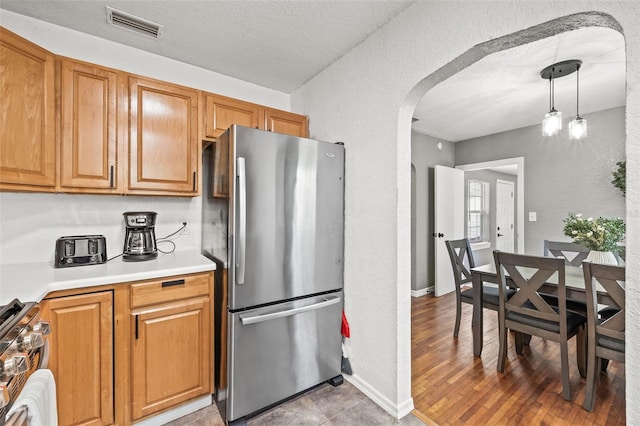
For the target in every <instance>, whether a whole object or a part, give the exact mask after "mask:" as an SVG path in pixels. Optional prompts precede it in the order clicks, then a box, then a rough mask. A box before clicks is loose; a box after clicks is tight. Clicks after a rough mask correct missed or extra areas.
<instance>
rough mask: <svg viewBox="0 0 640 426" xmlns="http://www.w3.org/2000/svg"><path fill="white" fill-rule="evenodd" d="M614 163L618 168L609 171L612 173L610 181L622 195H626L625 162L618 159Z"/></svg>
mask: <svg viewBox="0 0 640 426" xmlns="http://www.w3.org/2000/svg"><path fill="white" fill-rule="evenodd" d="M616 165H617V166H618V168H617V169H616V170H614V171H613V172H611V174H612V175H613V180H612V181H611V183H612V184H613V185H614V186H615V187H616V188H618V189H619V190H620V191H622V195H627V162H626V161H618V162H617V163H616Z"/></svg>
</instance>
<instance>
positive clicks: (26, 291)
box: [0, 251, 216, 305]
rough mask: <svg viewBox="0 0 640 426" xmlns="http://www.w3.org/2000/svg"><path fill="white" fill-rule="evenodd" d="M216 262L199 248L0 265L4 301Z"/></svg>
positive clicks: (194, 268)
mask: <svg viewBox="0 0 640 426" xmlns="http://www.w3.org/2000/svg"><path fill="white" fill-rule="evenodd" d="M215 269H216V264H215V263H214V262H212V261H211V260H209V259H207V258H206V257H204V256H203V255H202V254H200V252H199V251H177V252H173V253H169V254H163V253H158V257H157V258H156V259H153V260H146V261H141V262H125V261H123V260H122V258H121V257H120V258H117V259H113V260H111V261H109V262H108V263H104V264H101V265H86V266H75V267H68V268H54V267H53V262H40V263H20V264H11V265H0V305H3V304H7V303H9V302H10V301H11V300H13V299H15V298H17V299H20V301H21V302H30V301H36V302H39V301H40V300H42V299H43V298H44V297H45V296H46V295H47V293H50V292H52V291H57V290H68V289H74V288H82V287H91V286H97V285H106V284H116V283H122V282H128V281H139V280H146V279H152V278H159V277H165V276H171V275H181V274H190V273H194V272H204V271H213V270H215Z"/></svg>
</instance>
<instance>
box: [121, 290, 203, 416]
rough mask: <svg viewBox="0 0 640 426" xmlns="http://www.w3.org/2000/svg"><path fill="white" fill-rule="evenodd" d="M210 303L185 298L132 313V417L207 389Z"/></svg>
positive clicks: (198, 394)
mask: <svg viewBox="0 0 640 426" xmlns="http://www.w3.org/2000/svg"><path fill="white" fill-rule="evenodd" d="M209 301H210V299H209V298H197V299H187V300H182V301H178V302H174V303H168V304H165V305H160V306H151V307H149V308H148V309H145V310H143V311H140V312H136V313H135V314H134V313H132V316H133V318H132V321H133V322H134V324H133V327H134V330H135V332H134V335H133V336H132V337H131V339H132V340H131V389H132V395H131V397H132V403H131V418H132V420H137V419H140V418H142V417H145V416H148V415H150V414H153V413H156V412H158V411H161V410H164V409H165V408H169V407H172V406H174V405H177V404H179V403H181V402H185V401H188V400H190V399H193V398H195V397H198V396H200V395H205V394H207V393H210V391H211V367H212V362H211V355H210V354H211V352H210V348H211V338H210V335H211V329H212V328H211V327H212V326H211V317H210V310H211V309H210V303H209Z"/></svg>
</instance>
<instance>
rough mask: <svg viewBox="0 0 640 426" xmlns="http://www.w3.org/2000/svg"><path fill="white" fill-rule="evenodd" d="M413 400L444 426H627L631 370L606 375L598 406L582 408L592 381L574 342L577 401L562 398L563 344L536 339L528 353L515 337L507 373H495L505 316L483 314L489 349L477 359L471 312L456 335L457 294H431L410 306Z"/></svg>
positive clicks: (612, 369)
mask: <svg viewBox="0 0 640 426" xmlns="http://www.w3.org/2000/svg"><path fill="white" fill-rule="evenodd" d="M411 309H412V310H411V359H412V367H411V370H412V374H411V376H412V377H411V379H412V395H413V402H414V405H415V409H416V411H417V413H415V414H416V416H418V417H419V418H421V419H423V420H429V419H430V420H431V422H429V421H427V423H428V424H437V425H507V424H508V425H553V426H557V425H624V424H625V390H624V389H625V388H624V385H625V381H624V364H619V363H613V362H611V363H610V364H609V368H608V370H607V372H606V373H605V374H601V375H600V379H599V380H600V381H599V383H598V388H597V397H596V406H595V409H594V411H593V412H592V413H589V412H588V411H586V410H584V409H583V408H582V403H583V401H584V392H585V380H584V379H582V378H581V377H580V374H579V373H578V367H577V365H576V357H575V338H574V339H571V341H570V343H569V351H570V352H569V365H570V369H571V375H570V379H571V401H570V402H569V401H565V400H564V399H563V398H562V376H561V373H560V345H558V344H557V343H554V342H551V341H546V340H543V339H541V338H539V337H535V336H534V337H532V339H531V343H530V346H528V347H527V346H525V349H524V352H523V353H522V355H517V354H516V352H515V348H514V339H513V334H510V336H509V348H508V350H507V358H508V359H507V362H506V367H505V371H504V374H502V373H498V372H497V371H496V363H497V353H498V331H497V325H498V315H497V313H496V312H494V311H490V310H486V309H485V311H484V347H483V350H482V356H481V357H474V356H473V342H472V335H471V310H472V307H471V305H469V304H464V303H463V304H462V322H461V326H460V334H459V336H458V338H457V339H455V338H454V337H453V325H454V323H455V312H456V310H455V294H454V293H451V294H449V295H446V296H442V297H439V298H436V297H433V296H432V295H430V294H429V295H426V296H422V297H419V298H412V302H411Z"/></svg>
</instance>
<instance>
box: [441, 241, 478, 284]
mask: <svg viewBox="0 0 640 426" xmlns="http://www.w3.org/2000/svg"><path fill="white" fill-rule="evenodd" d="M444 243H445V244H446V246H447V251H448V252H449V259H451V267H452V268H453V278H454V279H455V282H456V291H460V286H461V285H463V284H466V283H470V282H471V271H470V269H471V268H474V267H475V266H476V264H475V261H474V260H473V252H472V251H471V245H470V244H469V240H468V239H467V238H463V239H461V240H448V241H445V242H444ZM465 262H466V264H465Z"/></svg>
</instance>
